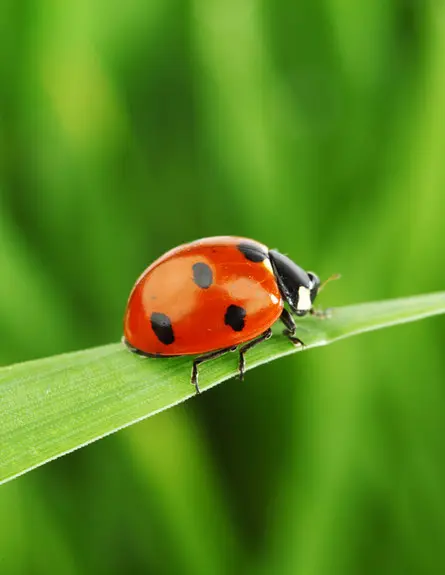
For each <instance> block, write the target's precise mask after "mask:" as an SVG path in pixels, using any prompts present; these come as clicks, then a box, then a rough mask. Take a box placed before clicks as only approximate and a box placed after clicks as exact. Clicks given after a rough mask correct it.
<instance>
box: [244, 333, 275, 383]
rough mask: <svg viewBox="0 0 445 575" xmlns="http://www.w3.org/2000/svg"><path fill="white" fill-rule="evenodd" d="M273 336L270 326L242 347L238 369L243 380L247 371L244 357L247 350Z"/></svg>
mask: <svg viewBox="0 0 445 575" xmlns="http://www.w3.org/2000/svg"><path fill="white" fill-rule="evenodd" d="M271 336H272V330H271V329H270V328H269V329H266V331H265V332H264V333H262V334H261V335H259V336H258V337H257V338H256V339H253V340H252V341H249V343H246V345H243V346H242V347H240V350H239V364H238V370H239V378H240V380H241V381H243V379H244V372H245V371H246V359H245V357H244V354H245V353H246V351H249V349H252V347H255V346H256V345H258V344H259V343H261V342H262V341H266V339H269V338H270V337H271Z"/></svg>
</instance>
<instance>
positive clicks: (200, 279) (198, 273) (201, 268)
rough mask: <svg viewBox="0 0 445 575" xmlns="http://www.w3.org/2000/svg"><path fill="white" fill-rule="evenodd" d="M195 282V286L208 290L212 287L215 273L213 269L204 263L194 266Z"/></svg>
mask: <svg viewBox="0 0 445 575" xmlns="http://www.w3.org/2000/svg"><path fill="white" fill-rule="evenodd" d="M192 269H193V281H194V282H195V284H196V285H197V286H198V287H200V288H202V289H207V288H209V287H210V286H211V285H212V282H213V273H212V270H211V268H210V267H209V266H208V265H207V264H204V263H202V262H198V263H196V264H193V266H192Z"/></svg>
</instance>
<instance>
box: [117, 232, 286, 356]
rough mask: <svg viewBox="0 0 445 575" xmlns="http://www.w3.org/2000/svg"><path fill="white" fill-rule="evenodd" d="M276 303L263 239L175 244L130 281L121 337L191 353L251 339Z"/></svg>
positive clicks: (152, 349)
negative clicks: (134, 279)
mask: <svg viewBox="0 0 445 575" xmlns="http://www.w3.org/2000/svg"><path fill="white" fill-rule="evenodd" d="M282 309H283V301H282V298H281V294H280V290H279V288H278V285H277V281H276V278H275V275H274V273H273V271H272V266H271V263H270V260H269V257H268V249H267V247H266V246H264V245H263V244H260V243H258V242H255V241H253V240H247V239H244V238H236V237H232V236H227V237H226V236H223V237H215V238H207V239H204V240H197V241H195V242H192V243H189V244H185V245H182V246H179V247H177V248H175V249H173V250H171V251H169V252H168V253H166V254H165V255H163V256H162V257H160V258H159V259H158V260H156V261H155V262H154V263H153V264H152V265H151V266H149V267H148V268H147V269H146V270H145V272H144V273H143V274H142V276H141V277H140V278H139V279H138V281H137V282H136V285H135V286H134V288H133V291H132V292H131V294H130V298H129V301H128V305H127V310H126V313H125V321H124V336H125V339H126V340H127V342H128V343H129V344H130V345H131V346H132V347H134V348H135V349H137V350H139V351H141V352H143V353H146V354H153V355H191V354H201V353H206V352H210V351H212V350H218V349H223V348H227V347H231V346H236V345H238V344H240V343H243V342H246V341H249V340H252V339H254V338H255V337H257V336H259V335H260V334H262V333H263V332H264V331H265V330H267V328H269V327H270V326H271V325H272V324H273V323H274V322H275V321H276V320H277V319H278V318H279V317H280V315H281V311H282Z"/></svg>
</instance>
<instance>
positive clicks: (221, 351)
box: [190, 346, 236, 393]
mask: <svg viewBox="0 0 445 575" xmlns="http://www.w3.org/2000/svg"><path fill="white" fill-rule="evenodd" d="M235 350H236V346H232V347H225V348H224V349H217V350H216V351H211V352H210V353H206V354H205V355H201V356H200V357H197V358H196V359H195V360H194V361H193V366H192V377H191V381H190V383H191V384H192V385H194V386H195V389H196V393H201V391H200V389H199V386H198V365H199V364H200V363H204V361H210V360H211V359H216V358H217V357H221V356H222V355H224V354H226V353H227V352H229V351H235Z"/></svg>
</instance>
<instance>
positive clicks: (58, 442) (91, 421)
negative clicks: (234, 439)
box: [0, 292, 445, 483]
mask: <svg viewBox="0 0 445 575" xmlns="http://www.w3.org/2000/svg"><path fill="white" fill-rule="evenodd" d="M442 313H445V292H441V293H436V294H429V295H422V296H415V297H411V298H404V299H396V300H389V301H383V302H377V303H366V304H360V305H354V306H347V307H342V308H336V309H333V310H332V312H331V315H330V317H329V319H320V318H316V317H308V318H304V319H302V320H301V321H300V322H299V330H298V335H299V337H300V338H301V339H302V340H303V341H304V342H305V343H306V345H307V348H309V347H315V346H320V345H326V344H328V343H331V342H333V341H336V340H338V339H342V338H345V337H349V336H352V335H355V334H358V333H361V332H366V331H371V330H375V329H380V328H383V327H388V326H391V325H396V324H400V323H404V322H408V321H415V320H418V319H422V318H424V317H428V316H432V315H438V314H442ZM295 351H297V350H296V349H294V348H293V347H292V345H291V344H290V343H289V342H288V340H287V339H286V338H285V337H284V336H281V335H279V331H278V329H277V328H276V331H275V337H273V338H272V339H270V340H269V341H267V342H265V343H264V344H263V345H261V346H258V347H257V348H254V349H253V350H252V351H251V352H249V354H248V356H247V367H248V369H251V368H253V367H255V366H257V365H261V364H262V363H266V362H268V361H271V360H272V359H275V358H278V357H281V356H284V355H287V354H289V353H294V352H295ZM190 367H191V361H190V358H187V357H180V358H172V359H145V358H141V357H138V356H135V355H134V354H131V353H129V352H128V351H127V350H126V349H125V348H124V346H123V345H121V344H119V343H117V344H111V345H105V346H102V347H97V348H93V349H88V350H85V351H80V352H74V353H68V354H63V355H58V356H55V357H50V358H45V359H39V360H35V361H30V362H25V363H21V364H16V365H12V366H9V367H3V368H1V369H0V483H2V482H5V481H7V480H9V479H12V478H13V477H16V476H18V475H21V474H23V473H25V472H26V471H29V470H31V469H33V468H35V467H37V466H39V465H42V464H43V463H45V462H47V461H50V460H52V459H55V458H56V457H60V456H61V455H63V454H65V453H68V452H69V451H73V450H74V449H77V448H79V447H81V446H83V445H86V444H88V443H91V442H92V441H95V440H96V439H99V438H101V437H103V436H105V435H108V434H110V433H113V432H114V431H117V430H118V429H121V428H123V427H126V426H128V425H130V424H132V423H135V422H136V421H139V420H141V419H144V418H146V417H149V416H150V415H153V414H155V413H157V412H159V411H162V410H164V409H167V408H168V407H171V406H173V405H175V404H177V403H179V402H181V401H184V400H185V399H187V398H188V397H191V396H193V395H194V391H193V388H192V386H191V385H190V383H189V380H190ZM236 367H237V355H235V354H227V355H226V356H225V357H223V358H220V359H218V360H215V361H213V362H210V363H209V364H206V365H204V366H202V369H201V372H200V385H201V389H203V390H204V389H206V388H209V387H212V386H213V385H216V384H217V383H220V382H221V381H224V380H225V379H228V378H230V377H232V376H233V375H234V374H235V373H236Z"/></svg>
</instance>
